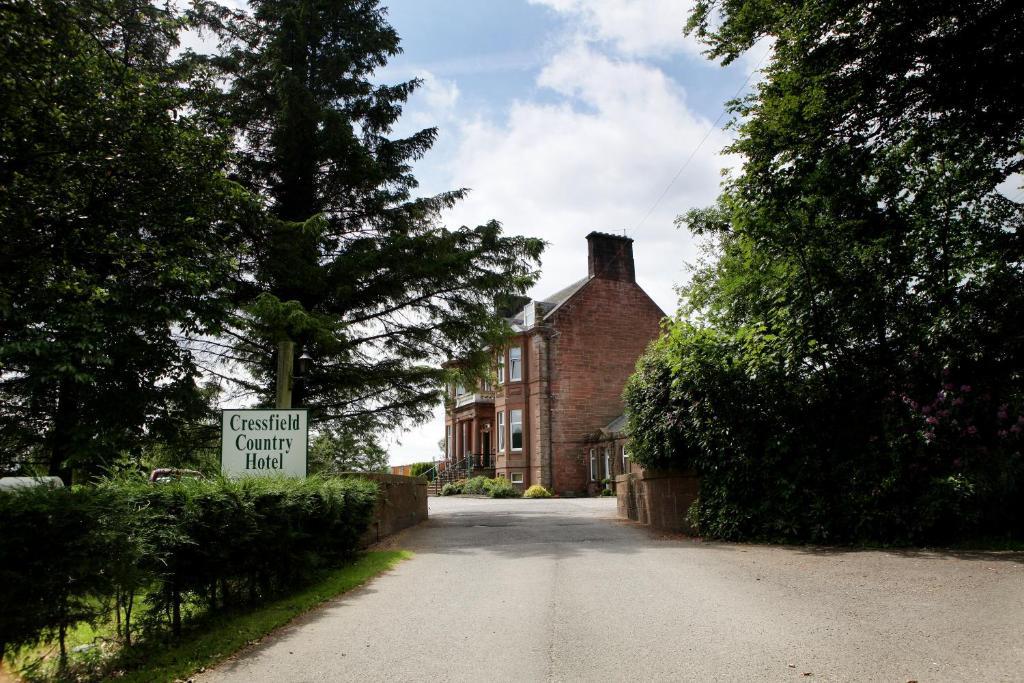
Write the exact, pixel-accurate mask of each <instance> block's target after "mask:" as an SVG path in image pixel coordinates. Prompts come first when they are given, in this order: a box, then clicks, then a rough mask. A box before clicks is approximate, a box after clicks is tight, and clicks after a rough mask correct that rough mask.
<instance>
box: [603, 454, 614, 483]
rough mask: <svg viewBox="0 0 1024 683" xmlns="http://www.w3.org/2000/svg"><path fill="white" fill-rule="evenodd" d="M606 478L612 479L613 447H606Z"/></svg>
mask: <svg viewBox="0 0 1024 683" xmlns="http://www.w3.org/2000/svg"><path fill="white" fill-rule="evenodd" d="M604 476H605V478H606V479H611V478H612V448H611V446H605V447H604Z"/></svg>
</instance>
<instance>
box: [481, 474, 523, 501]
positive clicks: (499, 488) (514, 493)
mask: <svg viewBox="0 0 1024 683" xmlns="http://www.w3.org/2000/svg"><path fill="white" fill-rule="evenodd" d="M488 495H490V497H491V498H518V497H520V496H521V495H522V494H521V493H520V492H519V489H517V488H516V487H515V486H514V485H513V484H512V483H511V482H510V481H509V480H508V479H505V478H504V477H496V478H494V479H492V480H491V490H490V491H489V492H488Z"/></svg>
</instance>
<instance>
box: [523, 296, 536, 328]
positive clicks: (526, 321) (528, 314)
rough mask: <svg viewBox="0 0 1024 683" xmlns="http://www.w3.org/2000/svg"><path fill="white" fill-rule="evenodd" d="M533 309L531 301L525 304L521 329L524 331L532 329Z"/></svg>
mask: <svg viewBox="0 0 1024 683" xmlns="http://www.w3.org/2000/svg"><path fill="white" fill-rule="evenodd" d="M534 309H535V306H534V303H533V302H532V301H531V302H530V303H528V304H526V308H524V309H523V327H525V328H526V329H530V328H531V327H533V319H534Z"/></svg>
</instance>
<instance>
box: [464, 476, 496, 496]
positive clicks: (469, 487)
mask: <svg viewBox="0 0 1024 683" xmlns="http://www.w3.org/2000/svg"><path fill="white" fill-rule="evenodd" d="M489 481H490V480H489V479H487V477H473V478H472V479H469V480H467V481H466V485H465V486H463V487H462V492H463V493H471V494H474V495H478V496H482V495H484V494H485V493H488V488H489V483H488V482H489Z"/></svg>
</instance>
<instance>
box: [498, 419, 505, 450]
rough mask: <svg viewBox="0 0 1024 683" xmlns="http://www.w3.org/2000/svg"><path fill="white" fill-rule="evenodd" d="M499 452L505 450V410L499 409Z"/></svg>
mask: <svg viewBox="0 0 1024 683" xmlns="http://www.w3.org/2000/svg"><path fill="white" fill-rule="evenodd" d="M497 417H498V452H499V453H504V452H505V411H504V410H499V411H498V416H497Z"/></svg>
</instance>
